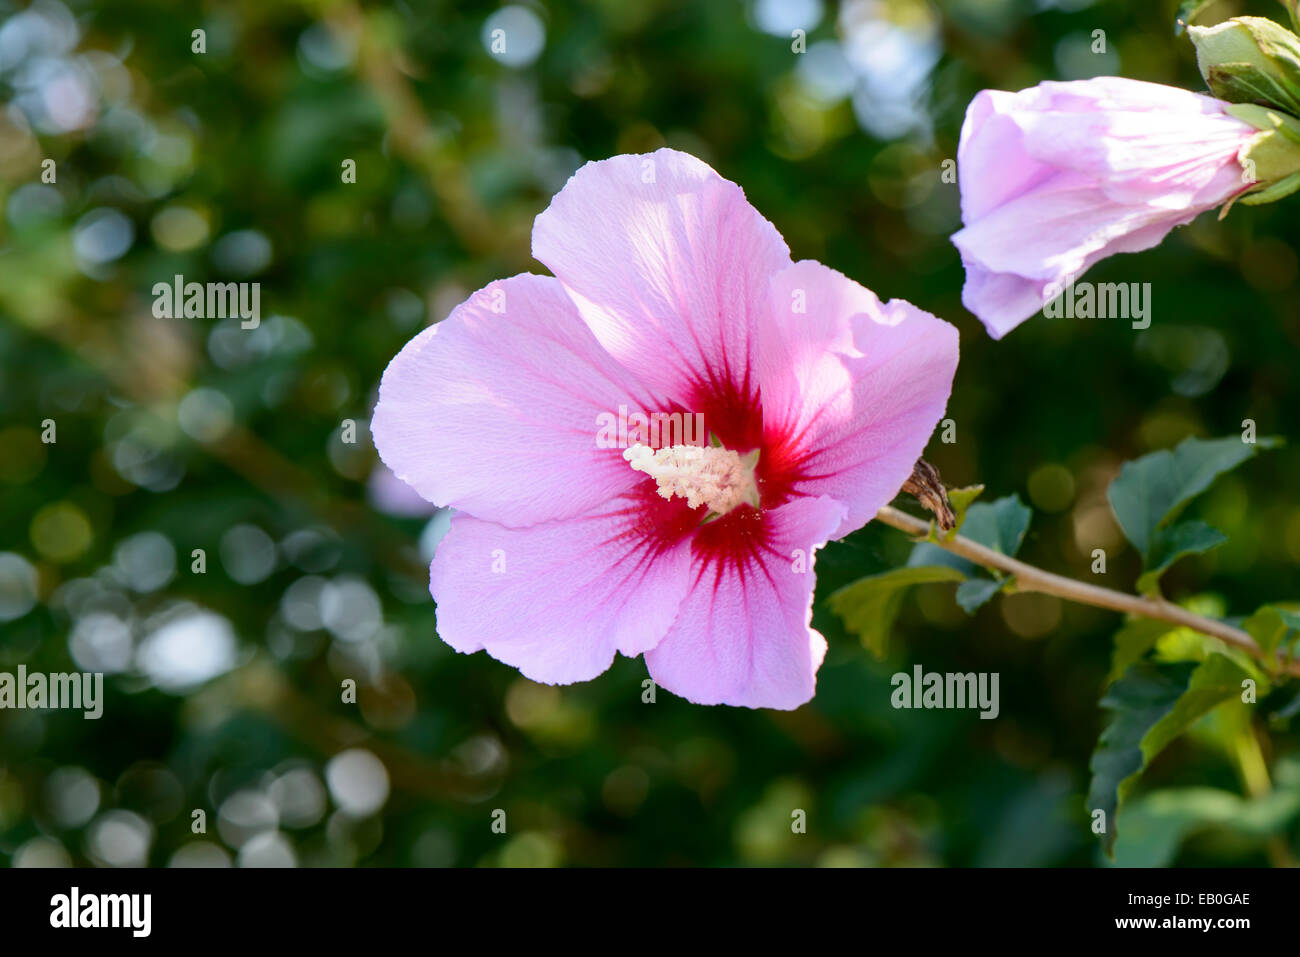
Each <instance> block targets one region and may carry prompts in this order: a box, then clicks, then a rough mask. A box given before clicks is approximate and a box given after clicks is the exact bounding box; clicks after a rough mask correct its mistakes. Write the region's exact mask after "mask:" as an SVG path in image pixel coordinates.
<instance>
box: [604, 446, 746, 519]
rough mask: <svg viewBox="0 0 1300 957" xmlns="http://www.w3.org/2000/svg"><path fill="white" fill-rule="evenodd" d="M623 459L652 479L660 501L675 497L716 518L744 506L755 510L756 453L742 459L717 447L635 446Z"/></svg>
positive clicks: (626, 451) (728, 450) (734, 453)
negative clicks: (656, 447) (714, 514)
mask: <svg viewBox="0 0 1300 957" xmlns="http://www.w3.org/2000/svg"><path fill="white" fill-rule="evenodd" d="M623 458H625V459H626V460H627V461H628V464H630V465H631V466H632V468H634V469H636V471H638V472H644V473H645V474H646V475H648V476H650V477H651V478H653V479H654V480H655V483H656V484H657V485H658V486H659V495H660V496H661V497H663V498H666V499H670V498H672V497H673V496H674V495H678V496H681V497H682V498H684V499H686V504H687V505H689V506H690V507H691V508H699V507H700V506H701V505H706V506H708V509H709V511H710V512H714V513H716V514H718V515H725V514H727V513H728V512H730V511H731V510H732V509H734V508H736V507H738V506H740V505H743V504H746V503H747V504H749V505H752V506H754V507H755V508H757V507H758V503H759V498H758V486H757V484H756V483H755V480H754V466H755V464H756V463H757V461H758V452H757V451H754V452H751V453H749V454H748V455H745V456H741V455H740V454H738V453H736V452H733V451H732V450H731V449H725V448H719V447H717V446H703V447H701V446H695V445H673V446H670V447H669V448H665V449H659V450H657V451H656V450H654V449H651V448H650V447H649V446H646V445H634V446H632V447H631V448H629V449H626V450H624V452H623Z"/></svg>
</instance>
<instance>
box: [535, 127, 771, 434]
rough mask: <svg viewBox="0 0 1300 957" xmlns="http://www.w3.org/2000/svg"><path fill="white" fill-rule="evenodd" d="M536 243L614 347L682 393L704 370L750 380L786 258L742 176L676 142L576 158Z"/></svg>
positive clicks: (645, 376) (646, 374)
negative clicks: (717, 168) (771, 287)
mask: <svg viewBox="0 0 1300 957" xmlns="http://www.w3.org/2000/svg"><path fill="white" fill-rule="evenodd" d="M533 255H534V256H535V257H536V258H537V259H538V260H540V261H541V262H543V263H545V264H546V266H547V267H548V268H550V270H551V271H552V272H554V273H555V275H556V276H557V277H559V279H560V281H561V282H563V283H564V285H565V287H566V288H567V289H568V290H569V292H570V294H571V295H573V297H574V299H575V301H576V302H577V303H578V306H579V308H580V310H581V312H582V315H583V318H584V319H586V321H587V322H588V324H589V325H590V326H591V328H592V331H593V332H595V334H596V338H598V339H599V340H600V342H601V344H602V345H604V346H605V348H606V349H608V350H609V352H610V353H611V354H612V355H614V356H615V357H616V358H617V359H619V360H620V361H621V362H623V363H625V364H626V365H628V366H629V367H631V368H633V369H635V370H636V371H637V374H638V375H639V376H640V377H641V379H642V380H643V381H645V382H646V383H647V384H649V385H650V386H652V387H653V388H654V389H656V390H657V391H658V392H659V393H660V394H661V395H664V396H668V397H670V398H674V399H681V400H685V399H686V398H687V397H689V396H691V395H694V394H695V392H696V391H697V388H696V387H697V386H698V384H699V383H700V382H702V381H703V382H713V383H717V382H728V383H731V384H732V385H734V386H736V387H737V388H738V390H739V391H742V392H743V391H744V389H743V385H744V376H745V373H746V370H747V369H748V367H749V363H750V359H751V355H752V347H753V330H754V329H755V327H756V326H757V324H758V322H759V319H760V318H761V317H762V316H763V314H764V313H765V312H766V310H767V308H768V279H769V278H770V277H771V276H772V275H773V274H774V273H776V272H777V271H779V270H780V269H782V268H784V267H785V266H787V265H789V263H790V256H789V249H788V248H787V247H786V245H785V242H784V241H783V240H782V239H781V236H780V234H779V233H777V231H776V229H775V228H774V227H773V226H772V224H771V223H769V222H768V221H767V220H766V219H764V218H763V217H762V216H760V215H759V214H758V212H757V211H756V210H755V209H754V208H753V207H752V206H750V205H749V203H748V202H746V200H745V194H744V192H743V191H742V190H741V189H740V187H739V186H737V185H736V184H735V183H731V182H729V181H727V180H724V179H723V178H722V177H720V176H719V175H718V174H717V173H715V172H714V171H713V170H712V169H711V168H709V166H708V165H706V164H705V163H702V162H701V161H700V160H698V159H696V158H695V157H693V156H689V155H687V154H685V153H679V152H676V151H675V150H669V149H661V150H658V151H657V152H654V153H650V154H646V155H627V156H615V157H613V158H611V159H607V160H601V161H599V162H594V163H588V164H587V165H586V166H584V167H582V169H580V170H578V172H576V173H575V174H574V175H573V177H572V178H571V179H570V180H569V182H568V184H567V185H566V186H565V187H564V189H562V190H561V191H560V193H559V194H558V195H557V196H556V197H555V198H554V199H553V200H552V201H551V205H550V206H549V207H548V208H547V209H546V211H545V212H543V213H542V214H541V215H540V216H538V217H537V221H536V223H535V224H534V227H533ZM691 411H699V410H694V409H692V410H691Z"/></svg>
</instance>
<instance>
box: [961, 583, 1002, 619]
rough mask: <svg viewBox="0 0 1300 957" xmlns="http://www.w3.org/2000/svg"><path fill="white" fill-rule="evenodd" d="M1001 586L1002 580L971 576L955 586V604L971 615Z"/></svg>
mask: <svg viewBox="0 0 1300 957" xmlns="http://www.w3.org/2000/svg"><path fill="white" fill-rule="evenodd" d="M1001 588H1002V582H999V581H994V580H993V579H991V578H972V579H970V580H969V581H964V582H962V583H961V584H960V585H958V586H957V604H959V605H961V608H962V611H964V612H966V614H968V615H973V614H975V612H976V611H977V610H979V608H980V606H982V605H984V604H985V603H986V602H987V601H988V600H989V599H990V598H992V597H993V596H994V595H996V594H997V593H998V592H999V591H1000V590H1001Z"/></svg>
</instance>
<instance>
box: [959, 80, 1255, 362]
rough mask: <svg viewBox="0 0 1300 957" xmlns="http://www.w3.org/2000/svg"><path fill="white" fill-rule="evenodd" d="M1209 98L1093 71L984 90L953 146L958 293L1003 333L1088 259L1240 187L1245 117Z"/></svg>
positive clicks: (1130, 245)
mask: <svg viewBox="0 0 1300 957" xmlns="http://www.w3.org/2000/svg"><path fill="white" fill-rule="evenodd" d="M1224 108H1225V104H1224V103H1222V102H1221V101H1219V100H1215V99H1213V98H1211V97H1207V96H1202V95H1200V94H1196V93H1191V92H1188V91H1187V90H1181V89H1178V88H1176V87H1169V86H1163V85H1161V84H1158V83H1143V82H1139V81H1137V80H1126V79H1122V78H1119V77H1098V78H1096V79H1093V80H1082V81H1075V82H1070V83H1041V84H1039V85H1038V86H1036V87H1034V88H1032V89H1028V90H1021V91H1020V92H1018V93H1004V92H1000V91H992V90H985V91H984V92H982V93H980V94H979V95H978V96H976V97H975V99H974V100H973V101H972V102H971V105H970V108H969V109H968V110H967V113H966V122H965V124H964V125H963V126H962V134H961V142H960V145H959V147H958V166H959V176H960V182H961V202H962V221H963V223H965V228H964V229H962V230H961V231H959V232H958V233H956V234H955V235H954V236H953V238H952V239H953V243H954V244H955V245H956V246H957V248H958V249H959V250H960V251H961V254H962V262H963V263H964V265H965V267H966V274H967V283H966V288H965V289H964V290H963V294H962V301H963V302H964V303H965V304H966V306H967V308H969V309H970V310H971V311H972V312H974V313H975V314H976V315H977V316H979V318H980V320H981V321H982V322H983V323H984V324H985V326H986V327H987V328H988V330H989V333H990V334H991V335H993V336H994V337H995V338H1000V337H1001V336H1003V335H1005V334H1006V333H1007V332H1008V331H1010V330H1011V329H1013V328H1015V327H1016V326H1017V325H1019V324H1020V323H1021V322H1023V321H1024V320H1025V319H1027V318H1029V317H1030V316H1032V315H1033V314H1034V313H1035V312H1037V311H1038V310H1039V309H1040V308H1041V307H1042V306H1043V305H1044V304H1045V303H1046V301H1047V300H1048V299H1050V298H1051V297H1052V296H1053V295H1055V294H1057V293H1059V292H1060V291H1061V289H1062V287H1064V286H1065V285H1068V284H1069V283H1071V282H1075V281H1077V280H1079V279H1080V278H1081V277H1082V275H1083V274H1084V272H1086V271H1087V270H1088V269H1089V268H1090V267H1091V266H1092V265H1093V264H1095V263H1096V262H1097V261H1099V260H1101V259H1103V258H1105V257H1107V256H1110V255H1114V254H1115V253H1120V252H1134V251H1137V250H1140V249H1147V248H1149V247H1151V246H1154V245H1156V244H1157V243H1159V242H1160V241H1161V240H1162V239H1163V238H1164V237H1165V236H1166V235H1167V234H1168V233H1169V232H1170V230H1172V229H1174V228H1175V227H1176V226H1180V225H1183V224H1185V223H1188V222H1190V221H1191V220H1192V219H1194V218H1195V217H1196V216H1198V215H1199V214H1200V213H1202V212H1205V211H1206V210H1208V209H1212V208H1214V207H1216V206H1219V205H1222V204H1223V203H1224V202H1226V201H1228V200H1229V199H1231V198H1232V197H1233V196H1235V195H1237V194H1239V193H1241V192H1242V191H1243V190H1245V189H1246V188H1247V187H1248V186H1249V183H1247V182H1246V181H1245V180H1244V179H1243V173H1242V168H1241V165H1240V164H1239V163H1238V161H1237V155H1238V152H1239V151H1240V149H1241V147H1242V146H1243V145H1244V144H1245V142H1246V141H1247V140H1249V139H1250V137H1252V136H1254V135H1255V134H1256V131H1255V129H1254V128H1253V127H1251V126H1249V125H1248V124H1246V123H1244V122H1242V121H1240V120H1238V119H1236V118H1235V117H1232V116H1230V115H1228V114H1226V113H1225V112H1224Z"/></svg>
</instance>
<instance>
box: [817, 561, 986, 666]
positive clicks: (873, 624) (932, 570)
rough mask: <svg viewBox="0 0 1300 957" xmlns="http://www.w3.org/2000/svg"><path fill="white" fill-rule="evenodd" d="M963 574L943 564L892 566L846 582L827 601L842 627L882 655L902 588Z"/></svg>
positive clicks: (951, 579) (958, 577)
mask: <svg viewBox="0 0 1300 957" xmlns="http://www.w3.org/2000/svg"><path fill="white" fill-rule="evenodd" d="M965 577H966V576H965V575H963V574H962V573H961V572H959V571H957V570H956V569H955V568H949V567H947V566H945V565H929V566H922V567H917V568H913V567H907V568H895V569H893V570H892V571H887V572H884V573H882V574H880V575H871V576H869V577H867V578H860V579H858V580H857V581H855V582H853V583H852V584H849V585H845V586H844V587H843V588H841V589H839V590H837V591H835V592H832V593H831V596H830V599H829V603H830V607H831V611H833V612H835V614H837V615H839V616H840V617H841V618H843V619H844V626H845V627H846V628H847V629H848V630H849V631H851V632H853V633H854V634H855V635H857V636H858V637H859V638H861V639H862V644H863V645H865V646H866V647H867V648H868V649H869V650H870V651H871V652H872V653H874V654H875V655H876V656H877V657H879V658H883V657H884V656H885V652H886V651H887V649H888V644H889V632H890V629H891V628H892V627H893V624H894V619H895V618H897V617H898V608H899V605H900V604H901V603H902V601H903V593H904V590H905V589H907V588H909V587H910V586H912V585H922V584H927V583H930V582H953V581H961V580H963V579H964V578H965Z"/></svg>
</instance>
